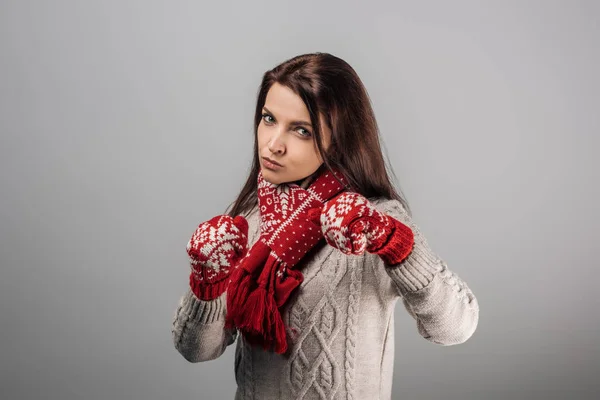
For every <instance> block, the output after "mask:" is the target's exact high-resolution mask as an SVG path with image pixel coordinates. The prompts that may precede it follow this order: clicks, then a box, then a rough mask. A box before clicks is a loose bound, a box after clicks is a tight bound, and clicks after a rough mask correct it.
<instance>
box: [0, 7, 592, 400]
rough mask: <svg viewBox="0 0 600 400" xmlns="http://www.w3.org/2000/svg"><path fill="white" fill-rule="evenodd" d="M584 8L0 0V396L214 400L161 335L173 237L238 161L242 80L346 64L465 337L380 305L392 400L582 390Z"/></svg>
mask: <svg viewBox="0 0 600 400" xmlns="http://www.w3.org/2000/svg"><path fill="white" fill-rule="evenodd" d="M599 11H600V7H599V2H597V1H487V2H485V1H484V2H479V1H454V2H446V1H438V2H430V1H423V2H419V3H418V4H417V2H408V1H395V2H391V1H389V2H382V1H373V2H370V3H367V2H347V1H335V2H334V1H330V2H323V3H321V2H316V1H305V2H289V3H286V2H281V1H269V2H268V1H254V2H241V1H240V2H236V3H229V2H224V3H221V4H217V2H194V1H169V2H167V1H162V2H161V1H156V0H155V1H141V0H140V1H85V2H84V1H53V2H50V1H6V0H5V1H2V2H1V3H0V57H1V58H0V132H1V141H0V188H1V190H2V195H1V197H0V200H1V204H0V226H1V230H0V255H1V274H2V275H1V277H0V312H1V316H0V318H1V324H2V325H1V328H0V398H2V399H33V398H40V399H41V398H49V399H126V398H127V399H145V400H146V399H167V398H173V399H232V398H233V394H234V392H235V380H234V374H233V353H234V346H230V347H229V348H228V349H227V351H226V352H225V353H224V354H223V356H222V357H221V358H219V359H217V360H214V361H210V362H206V363H199V364H190V363H188V362H187V361H185V360H184V359H183V357H181V356H180V355H179V354H178V353H177V351H176V350H175V348H174V347H173V344H172V342H171V332H170V329H171V318H172V315H173V312H174V310H175V307H176V304H177V301H178V299H179V297H180V296H181V295H183V293H184V292H185V290H186V289H187V279H188V274H189V266H188V265H187V263H186V260H187V255H186V253H185V245H186V243H187V241H188V239H189V237H190V236H191V234H192V232H193V231H194V229H195V228H196V226H197V225H198V224H199V223H200V222H202V221H204V220H207V219H208V218H210V217H212V216H213V215H216V214H218V213H222V212H223V211H224V208H225V206H226V205H227V204H228V203H229V202H230V201H232V200H233V199H234V196H235V195H236V194H237V193H238V191H239V190H240V189H241V185H242V184H243V182H244V180H245V178H246V174H247V170H248V168H249V164H250V160H251V156H252V154H251V149H252V117H253V112H254V106H255V103H254V101H255V96H256V91H257V87H258V84H259V82H260V78H261V75H262V73H263V72H264V71H266V70H267V69H269V68H272V67H273V66H275V65H276V64H278V63H280V62H282V61H283V60H285V59H287V58H290V57H292V56H295V55H297V54H301V53H306V52H312V51H324V52H330V53H332V54H334V55H337V56H339V57H341V58H343V59H345V60H346V61H348V62H349V63H350V64H351V65H352V66H353V67H354V68H355V69H356V71H357V72H358V74H359V75H360V76H361V78H362V80H363V82H364V83H365V85H366V87H367V90H368V91H369V94H370V96H371V98H372V101H373V105H374V108H375V112H376V115H377V118H378V122H379V124H380V128H381V133H382V137H383V140H384V143H385V151H386V152H387V154H388V157H389V159H390V161H391V164H392V165H393V167H394V170H395V172H396V175H397V177H398V181H399V184H400V187H401V188H402V190H403V192H404V193H405V194H406V196H407V198H408V201H409V203H410V205H411V206H412V208H413V213H414V218H415V220H416V222H417V223H418V224H419V225H420V227H421V229H422V231H423V232H424V233H425V234H426V236H427V238H428V240H429V242H430V244H431V245H432V247H433V248H434V250H435V251H436V252H437V253H438V254H439V255H441V256H442V258H444V259H445V260H446V261H447V263H448V265H449V267H450V268H451V269H453V271H455V272H456V273H457V274H458V275H459V276H461V277H462V278H463V279H465V281H466V282H467V283H468V284H469V286H470V287H471V289H472V290H473V291H474V293H475V295H476V296H477V298H478V300H479V303H480V306H481V314H480V322H479V327H478V329H477V331H476V332H475V334H474V335H473V336H472V337H471V339H469V341H467V342H466V343H464V344H462V345H458V346H450V347H442V346H437V345H435V344H432V343H430V342H427V341H426V340H424V339H423V338H421V337H420V336H419V335H418V333H417V331H416V325H415V324H414V322H413V321H412V320H411V318H410V316H408V314H407V313H406V311H405V310H404V309H403V308H402V307H397V308H396V313H397V315H396V335H397V337H396V350H395V351H396V358H395V367H394V387H393V398H395V399H400V398H401V399H438V398H444V399H506V398H513V399H531V398H533V397H536V398H537V397H541V396H544V398H546V399H550V398H552V399H567V398H569V399H575V398H576V399H591V398H595V395H597V394H598V392H599V389H600V385H599V383H598V375H599V370H600V367H599V364H600V346H599V344H598V338H599V328H600V323H599V319H600V318H599V317H598V315H599V314H600V313H599V312H598V307H599V306H600V301H599V300H598V298H599V294H598V292H599V291H598V276H597V273H598V272H597V271H598V256H597V251H595V249H597V248H598V244H597V241H598V239H599V235H598V228H597V226H598V222H599V218H598V217H599V212H598V207H597V201H598V183H599V182H600V180H599V176H598V171H599V168H598V167H599V165H598V162H597V161H596V152H597V150H598V146H599V144H600V143H599V139H598V133H599V128H600V117H599V112H598V111H599V110H598V106H599V100H600V94H599V93H600V79H599V78H598V71H599V70H600V62H599V45H600V30H599V28H598V23H597V21H598V17H599V14H600V12H599Z"/></svg>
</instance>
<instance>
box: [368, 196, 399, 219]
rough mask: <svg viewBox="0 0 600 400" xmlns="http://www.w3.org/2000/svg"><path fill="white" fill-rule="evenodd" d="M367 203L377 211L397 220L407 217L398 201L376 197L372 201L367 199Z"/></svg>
mask: <svg viewBox="0 0 600 400" xmlns="http://www.w3.org/2000/svg"><path fill="white" fill-rule="evenodd" d="M369 202H370V203H371V204H372V205H373V207H375V209H376V210H377V211H381V212H383V213H386V214H387V215H389V216H391V217H394V218H399V217H402V216H404V215H406V216H408V212H407V211H406V209H405V208H404V206H403V205H402V203H401V202H400V200H396V199H388V198H385V197H376V198H373V199H369Z"/></svg>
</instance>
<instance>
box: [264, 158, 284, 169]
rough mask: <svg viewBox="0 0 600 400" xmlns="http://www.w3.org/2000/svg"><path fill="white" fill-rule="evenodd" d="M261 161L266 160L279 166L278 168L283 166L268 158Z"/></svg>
mask: <svg viewBox="0 0 600 400" xmlns="http://www.w3.org/2000/svg"><path fill="white" fill-rule="evenodd" d="M263 160H266V161H268V162H270V163H271V164H275V165H279V166H280V167H283V165H281V164H279V163H278V162H277V161H273V160H271V159H270V158H269V157H263Z"/></svg>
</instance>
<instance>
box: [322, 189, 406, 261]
mask: <svg viewBox="0 0 600 400" xmlns="http://www.w3.org/2000/svg"><path fill="white" fill-rule="evenodd" d="M319 222H320V224H321V231H322V232H323V236H324V237H325V240H326V241H327V243H328V244H329V245H331V246H333V247H335V248H337V249H339V250H340V251H341V252H342V253H344V254H353V255H361V254H363V253H364V251H365V250H366V251H368V252H369V253H374V254H378V255H379V256H380V257H381V258H382V259H383V260H384V261H385V262H386V263H387V264H388V265H396V264H399V263H400V262H402V261H403V260H404V259H405V258H406V257H407V256H408V255H409V254H410V252H411V251H412V248H413V244H414V236H413V232H412V230H411V229H410V228H409V227H408V226H406V225H405V224H403V223H402V222H400V221H398V220H397V219H395V218H392V217H390V216H389V215H386V214H384V213H382V212H379V211H378V210H377V209H376V208H375V207H374V206H373V205H372V204H371V203H370V202H369V200H368V199H367V198H366V197H364V196H362V195H361V194H359V193H355V192H343V193H341V194H339V195H338V196H336V197H334V198H333V199H331V200H329V201H328V202H326V203H325V204H324V205H323V209H322V210H321V217H320V220H319Z"/></svg>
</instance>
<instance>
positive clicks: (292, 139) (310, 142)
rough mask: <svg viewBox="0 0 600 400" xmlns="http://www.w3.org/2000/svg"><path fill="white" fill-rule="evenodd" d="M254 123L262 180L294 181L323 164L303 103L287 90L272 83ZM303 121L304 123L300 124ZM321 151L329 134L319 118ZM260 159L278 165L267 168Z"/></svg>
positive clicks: (327, 140) (266, 163)
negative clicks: (258, 121)
mask: <svg viewBox="0 0 600 400" xmlns="http://www.w3.org/2000/svg"><path fill="white" fill-rule="evenodd" d="M262 114H263V116H262V119H261V121H260V123H259V124H258V158H259V160H260V167H261V171H262V174H263V177H264V178H265V180H266V181H268V182H270V183H273V184H280V183H286V182H295V181H298V180H301V179H304V178H306V177H307V176H309V175H311V174H313V173H314V172H316V170H317V169H318V168H319V167H320V166H321V164H323V160H322V159H321V157H320V156H319V154H318V150H317V144H316V142H315V139H314V136H313V128H312V126H311V125H310V115H309V113H308V109H307V108H306V106H305V105H304V102H303V101H302V99H301V98H300V96H298V95H297V94H295V93H294V92H293V91H292V90H290V89H289V88H288V87H286V86H283V85H280V84H278V83H274V84H273V85H272V86H271V88H270V89H269V92H268V93H267V98H266V100H265V105H264V107H263V110H262ZM300 121H304V122H300ZM320 123H321V127H322V128H321V130H322V133H323V146H324V148H325V150H326V149H327V148H328V147H329V144H330V141H331V131H330V130H329V128H327V126H326V125H325V123H324V120H323V117H322V115H321V116H320ZM264 157H268V158H270V159H271V160H273V161H275V162H277V163H279V164H281V166H275V167H273V166H271V165H269V164H268V162H267V161H265V160H264Z"/></svg>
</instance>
